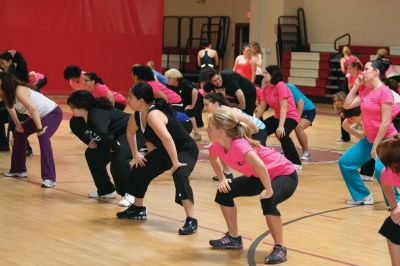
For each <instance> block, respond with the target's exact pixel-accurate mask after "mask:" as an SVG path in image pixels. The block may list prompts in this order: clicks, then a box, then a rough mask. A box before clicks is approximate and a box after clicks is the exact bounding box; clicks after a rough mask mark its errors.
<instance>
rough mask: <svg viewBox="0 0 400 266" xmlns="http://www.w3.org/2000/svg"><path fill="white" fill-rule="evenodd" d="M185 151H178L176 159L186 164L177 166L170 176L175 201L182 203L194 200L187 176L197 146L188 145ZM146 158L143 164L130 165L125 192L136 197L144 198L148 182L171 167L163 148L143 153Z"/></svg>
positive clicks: (197, 151)
mask: <svg viewBox="0 0 400 266" xmlns="http://www.w3.org/2000/svg"><path fill="white" fill-rule="evenodd" d="M188 146H189V147H188V149H187V151H178V159H179V161H180V162H181V163H186V166H182V167H180V168H178V169H177V170H176V171H175V172H174V173H172V177H173V179H174V184H175V202H176V203H178V204H180V205H182V200H187V199H189V200H191V201H192V202H194V198H193V190H192V187H191V186H190V182H189V176H190V174H191V173H192V171H193V169H194V166H195V165H196V162H197V158H198V155H199V149H198V148H197V146H195V145H193V144H190V145H188ZM145 158H146V160H147V162H146V164H145V166H143V167H142V166H138V167H135V166H133V167H132V171H131V175H130V178H129V182H128V188H127V192H128V193H129V194H131V195H133V196H135V197H137V198H144V196H145V194H146V191H147V188H148V186H149V185H150V182H151V181H152V180H153V179H154V178H156V177H157V176H159V175H160V174H162V173H164V172H165V171H167V170H169V169H171V168H172V162H171V159H170V158H169V156H168V153H167V151H166V150H165V149H164V148H156V149H154V150H152V151H151V152H149V153H147V154H146V155H145Z"/></svg>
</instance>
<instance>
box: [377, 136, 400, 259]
mask: <svg viewBox="0 0 400 266" xmlns="http://www.w3.org/2000/svg"><path fill="white" fill-rule="evenodd" d="M377 154H378V156H379V158H380V159H381V161H382V163H383V164H384V165H385V168H384V169H383V170H382V190H383V193H384V194H385V196H386V198H387V201H388V203H389V207H390V216H389V217H388V218H386V220H385V222H384V223H383V225H382V227H381V229H380V230H379V233H380V234H381V235H383V236H384V237H386V239H387V244H388V249H389V253H390V258H391V260H392V265H400V204H398V203H397V201H396V197H395V193H394V189H393V187H397V188H400V136H399V135H396V136H395V137H393V138H391V139H389V140H386V141H383V142H381V143H380V144H379V145H378V148H377Z"/></svg>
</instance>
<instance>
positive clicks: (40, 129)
mask: <svg viewBox="0 0 400 266" xmlns="http://www.w3.org/2000/svg"><path fill="white" fill-rule="evenodd" d="M43 130H44V128H38V129H37V130H36V133H40V132H42V131H43Z"/></svg>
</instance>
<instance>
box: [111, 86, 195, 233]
mask: <svg viewBox="0 0 400 266" xmlns="http://www.w3.org/2000/svg"><path fill="white" fill-rule="evenodd" d="M128 102H129V105H130V106H131V108H132V109H133V110H134V111H135V113H134V114H132V115H131V118H130V121H129V127H128V129H127V131H128V141H129V146H130V148H131V150H132V155H133V158H134V159H135V161H136V163H135V165H134V166H133V167H132V171H131V178H130V179H129V183H128V188H127V190H128V193H129V194H131V195H133V196H134V197H135V201H134V203H133V204H132V205H131V206H130V207H129V208H127V209H126V210H125V211H123V212H118V213H117V217H118V218H120V219H124V218H125V219H136V220H146V219H147V211H146V207H144V206H143V201H144V196H145V194H146V191H147V188H148V186H149V184H150V182H151V181H152V180H153V179H154V178H156V177H157V176H159V175H160V174H162V173H164V172H165V171H167V170H169V169H171V168H172V177H173V180H174V184H175V190H176V192H175V202H176V203H177V204H180V205H182V206H183V208H184V210H185V213H186V221H185V224H184V225H183V227H181V228H180V229H179V230H178V232H179V234H180V235H189V234H193V233H195V232H197V219H195V218H194V217H193V215H194V212H193V205H194V198H193V191H192V187H191V186H190V182H189V176H190V174H191V172H192V171H193V169H194V167H195V165H196V162H197V158H198V154H199V149H198V147H197V145H196V143H195V142H194V140H193V139H192V138H191V137H190V135H189V133H188V132H187V131H186V130H185V129H184V128H183V127H182V125H181V123H180V122H178V121H177V119H176V118H175V113H174V111H173V109H172V107H171V106H170V105H169V104H167V103H166V102H165V100H163V99H155V98H154V94H153V90H152V88H151V87H150V85H148V84H147V83H144V82H139V83H137V84H135V85H134V86H133V87H132V89H131V90H130V91H129V100H128ZM138 129H139V130H140V131H141V132H142V134H143V135H144V137H145V139H146V141H147V142H150V143H151V144H152V145H151V146H152V147H151V148H150V151H149V153H147V154H146V155H144V156H143V155H141V154H140V153H139V152H138V148H137V143H136V140H135V137H134V136H135V135H136V133H135V132H136V131H137V130H138Z"/></svg>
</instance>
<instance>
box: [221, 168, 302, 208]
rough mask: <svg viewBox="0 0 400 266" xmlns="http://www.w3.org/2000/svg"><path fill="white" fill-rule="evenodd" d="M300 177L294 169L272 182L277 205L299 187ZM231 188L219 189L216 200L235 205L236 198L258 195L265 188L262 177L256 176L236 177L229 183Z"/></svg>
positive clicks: (223, 203) (222, 203)
mask: <svg viewBox="0 0 400 266" xmlns="http://www.w3.org/2000/svg"><path fill="white" fill-rule="evenodd" d="M297 183H298V178H297V173H296V171H294V172H293V173H292V174H290V175H283V176H278V177H277V178H275V179H274V180H273V181H272V182H271V185H272V190H273V192H274V194H273V196H272V200H273V201H274V202H275V204H276V205H278V204H279V203H281V202H283V201H285V200H287V199H288V198H290V196H292V195H293V193H294V191H295V190H296V188H297ZM229 185H230V187H231V190H230V191H229V192H228V193H222V192H219V191H217V195H216V196H215V202H216V203H218V204H220V205H222V206H227V207H233V206H235V202H234V201H233V199H234V198H237V197H250V196H256V195H259V194H260V193H261V191H263V190H264V189H265V187H264V185H263V184H262V183H261V181H260V179H259V178H257V177H254V176H251V177H248V176H239V177H237V178H234V179H233V180H232V182H231V183H230V184H229Z"/></svg>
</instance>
